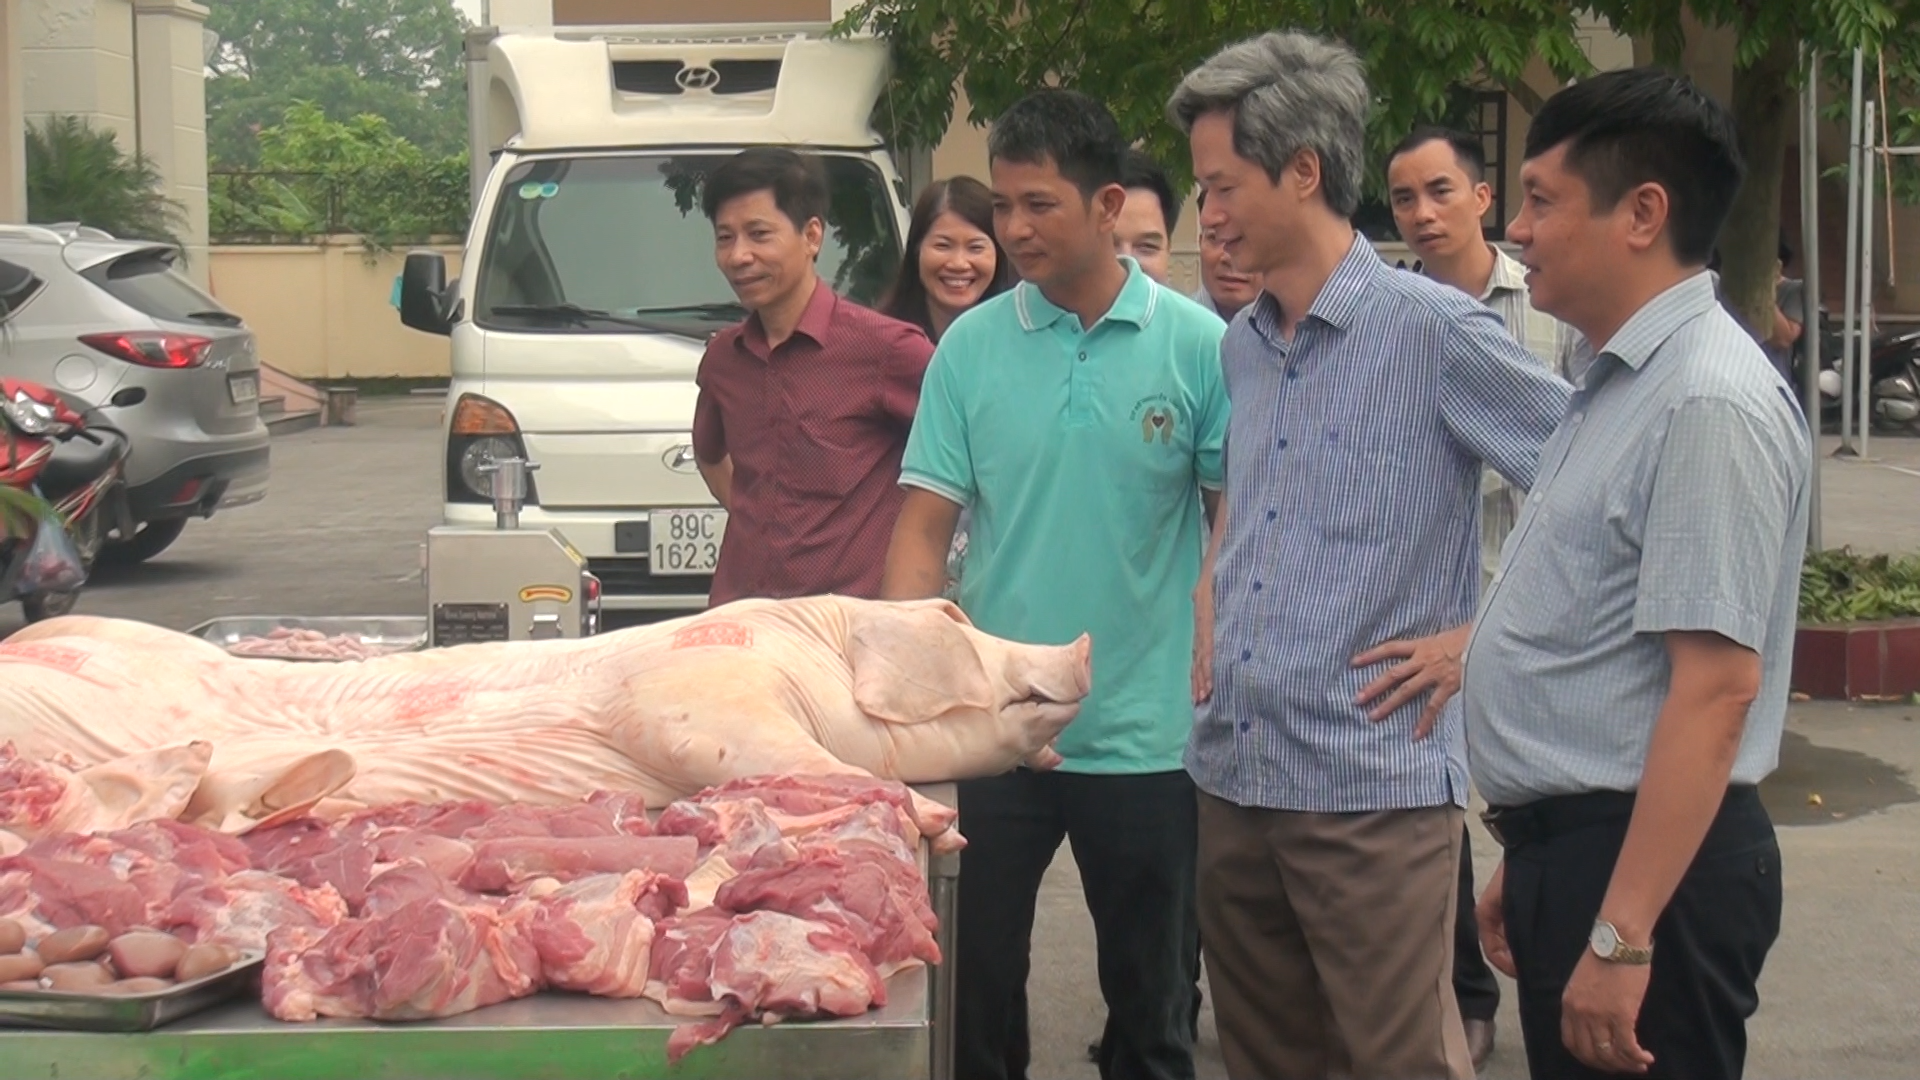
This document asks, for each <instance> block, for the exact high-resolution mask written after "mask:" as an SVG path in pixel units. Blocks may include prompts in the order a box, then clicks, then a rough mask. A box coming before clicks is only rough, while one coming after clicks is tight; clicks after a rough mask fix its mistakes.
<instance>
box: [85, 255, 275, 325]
mask: <svg viewBox="0 0 1920 1080" xmlns="http://www.w3.org/2000/svg"><path fill="white" fill-rule="evenodd" d="M173 262H174V255H173V253H172V252H165V251H140V252H135V253H134V254H131V255H122V256H121V257H120V258H118V259H114V260H113V261H112V262H107V263H102V264H100V265H99V266H95V267H92V268H90V269H88V270H87V271H86V272H85V273H86V277H87V280H89V281H91V282H93V283H94V284H95V285H98V286H100V287H101V288H102V289H105V290H106V291H107V292H108V293H110V294H112V296H113V298H114V299H116V300H118V301H120V302H121V303H123V304H126V305H127V306H128V307H131V308H133V309H134V310H136V311H139V312H141V313H143V314H146V315H151V316H153V317H154V318H156V319H166V320H168V321H170V322H202V323H205V322H212V323H226V324H232V325H235V326H238V325H239V324H240V318H239V316H237V315H234V314H232V313H230V312H228V311H227V310H226V309H225V308H222V307H221V306H220V302H219V301H218V300H215V299H214V298H213V297H211V296H208V295H207V294H206V293H204V292H201V291H200V288H199V286H197V285H195V284H194V283H193V282H192V281H191V280H189V279H188V278H187V276H186V275H185V274H182V273H181V272H180V271H178V270H176V269H174V266H173Z"/></svg>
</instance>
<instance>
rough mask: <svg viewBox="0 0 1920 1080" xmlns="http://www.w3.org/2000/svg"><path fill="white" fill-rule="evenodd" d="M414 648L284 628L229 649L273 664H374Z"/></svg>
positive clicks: (237, 643)
mask: <svg viewBox="0 0 1920 1080" xmlns="http://www.w3.org/2000/svg"><path fill="white" fill-rule="evenodd" d="M411 647H412V646H410V645H408V644H406V643H404V642H402V643H398V644H396V643H392V642H386V643H378V644H376V643H372V642H367V641H363V640H361V639H360V638H358V637H355V636H354V635H352V634H328V633H326V632H324V631H320V630H305V629H299V628H296V627H292V626H282V627H280V628H278V629H276V630H270V631H268V632H267V633H265V634H259V635H256V636H254V637H243V638H240V639H239V640H237V641H234V642H233V643H232V644H230V645H228V646H227V651H228V652H230V653H232V654H233V655H235V656H252V657H264V658H266V659H270V660H371V659H373V658H374V657H376V656H386V655H388V654H389V653H396V652H405V651H406V650H407V649H409V648H411Z"/></svg>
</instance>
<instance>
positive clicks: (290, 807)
mask: <svg viewBox="0 0 1920 1080" xmlns="http://www.w3.org/2000/svg"><path fill="white" fill-rule="evenodd" d="M1090 649H1091V646H1090V643H1089V642H1088V640H1087V639H1085V638H1084V637H1083V638H1081V639H1080V640H1079V641H1076V642H1074V643H1072V644H1066V645H1048V646H1036V645H1021V644H1015V643H1013V642H1008V641H1004V640H1001V639H999V638H994V637H991V636H989V635H986V634H983V633H981V632H980V631H978V630H976V629H975V628H974V627H973V626H972V625H971V624H970V623H968V621H967V620H966V617H965V616H964V615H962V614H961V613H960V610H959V609H958V608H956V607H954V606H953V605H951V604H949V603H946V602H944V601H920V602H913V603H900V604H892V603H882V602H879V601H868V600H855V599H850V598H845V597H831V596H829V597H810V598H805V599H797V600H778V601H775V600H743V601H739V602H737V603H734V604H728V605H725V606H722V607H719V608H716V609H714V610H712V611H708V612H705V613H702V614H700V615H696V616H692V617H690V618H686V619H681V620H676V621H672V622H666V623H659V624H655V625H652V626H644V627H636V628H633V629H630V630H621V631H616V632H614V633H609V634H602V635H598V636H595V637H590V638H584V639H578V640H556V641H537V642H511V643H497V644H480V645H467V646H460V647H457V648H449V649H441V650H431V651H427V652H419V653H407V654H402V655H397V656H388V657H381V658H378V659H373V660H367V661H363V662H359V663H352V664H275V663H255V662H251V661H246V660H241V659H236V658H234V657H231V656H229V655H227V654H226V653H225V652H223V651H222V650H221V649H220V648H219V647H217V646H215V645H213V644H212V643H210V642H207V641H203V640H200V639H198V638H193V637H190V636H188V635H184V634H177V633H174V632H172V631H168V630H162V629H160V628H158V627H151V626H143V625H140V624H136V623H130V622H124V621H120V620H113V619H102V618H96V617H89V616H67V617H65V618H60V619H49V620H46V621H44V622H41V623H36V624H34V625H33V626H30V627H27V628H26V629H24V630H21V631H19V632H18V633H16V634H14V635H13V636H12V637H10V638H8V639H7V640H6V641H5V642H4V643H0V689H5V690H7V691H10V692H11V694H10V699H11V700H13V701H15V702H17V703H18V704H17V707H15V708H11V709H9V710H7V712H6V714H5V715H4V716H0V741H3V740H8V739H11V740H13V741H14V742H15V743H16V744H17V745H18V746H19V747H20V749H21V751H22V752H23V753H26V754H29V755H33V756H37V757H41V758H46V757H51V756H52V755H55V754H61V753H65V754H69V755H71V756H72V757H73V758H74V759H75V760H76V761H77V762H78V763H80V764H81V765H82V766H88V765H96V764H100V763H102V762H105V761H108V760H111V759H113V758H116V757H121V756H125V755H128V754H134V753H140V752H144V751H148V750H154V749H158V748H161V747H165V746H169V745H177V744H179V743H181V742H184V741H186V740H187V739H205V740H207V741H209V742H211V743H213V745H214V752H213V760H212V763H211V764H210V766H209V767H208V772H207V776H206V778H205V780H204V781H203V782H202V783H201V785H200V787H199V788H198V790H197V791H196V794H195V804H194V805H193V806H192V807H190V810H189V813H188V814H187V815H185V817H186V820H189V821H193V822H196V823H202V824H207V825H210V826H214V827H218V828H221V829H224V830H229V831H242V830H244V829H247V828H251V827H258V826H260V825H262V824H264V823H267V822H270V821H272V820H276V819H278V818H280V817H283V816H290V815H293V814H297V813H298V812H300V810H301V809H302V808H303V807H306V806H321V807H323V808H325V811H326V812H327V813H339V812H341V811H349V812H350V811H351V810H352V809H354V808H356V807H372V806H385V805H389V804H393V803H402V802H410V801H411V802H429V803H430V802H436V801H440V800H444V799H450V798H452V799H472V798H477V799H486V800H489V801H493V802H500V803H506V802H532V803H562V802H572V801H577V800H578V799H580V798H582V797H583V796H586V795H588V794H590V793H592V792H594V791H597V790H603V789H604V790H611V791H627V792H635V793H638V794H640V795H642V796H644V798H645V801H646V803H647V804H648V805H650V806H655V807H663V806H666V805H667V804H669V803H671V802H673V801H674V800H675V799H679V798H683V797H685V796H688V795H691V794H693V793H694V792H697V791H699V790H701V789H702V788H705V787H707V786H710V785H714V784H722V783H725V782H726V781H728V780H732V779H735V778H738V777H743V776H753V775H758V774H767V773H792V774H822V775H838V776H851V777H858V778H868V777H873V776H880V777H885V778H889V779H896V780H903V781H906V782H909V783H918V782H937V781H944V780H953V779H964V778H967V777H973V776H984V775H992V774H996V773H999V772H1002V771H1004V770H1006V769H1008V768H1010V767H1012V766H1014V765H1016V764H1018V763H1021V762H1025V763H1027V764H1030V765H1033V766H1037V767H1050V766H1052V765H1054V764H1057V763H1058V760H1059V756H1058V754H1056V753H1055V752H1054V751H1053V750H1052V748H1051V744H1052V741H1053V739H1054V737H1055V736H1056V735H1057V734H1058V733H1059V732H1060V730H1061V729H1062V728H1063V727H1064V726H1065V725H1066V724H1067V723H1068V722H1069V721H1070V720H1071V719H1072V718H1073V716H1074V714H1075V713H1076V712H1077V711H1078V708H1079V705H1078V703H1079V702H1080V700H1081V699H1083V698H1084V697H1085V696H1086V695H1087V692H1088V689H1089V686H1090V683H1091V679H1092V671H1091V660H1090ZM323 800H324V802H323ZM771 805H772V804H771V803H769V806H771ZM916 813H917V815H918V821H919V822H920V824H921V825H922V827H923V828H933V827H936V826H938V825H939V824H940V822H941V821H942V820H943V815H942V814H941V813H940V810H939V808H936V807H932V806H931V805H928V804H924V803H922V804H921V805H920V806H918V807H917V809H916ZM944 820H946V821H947V822H948V823H949V824H950V822H951V817H950V816H945V818H944ZM941 843H943V844H944V845H947V846H951V847H957V846H958V844H959V840H958V838H957V837H953V836H947V837H942V838H941Z"/></svg>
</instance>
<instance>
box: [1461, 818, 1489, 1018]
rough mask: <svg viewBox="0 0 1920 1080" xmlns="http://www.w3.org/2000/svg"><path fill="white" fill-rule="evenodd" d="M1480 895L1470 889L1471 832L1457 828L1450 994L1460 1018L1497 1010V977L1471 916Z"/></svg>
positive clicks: (1471, 880)
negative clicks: (1457, 868)
mask: <svg viewBox="0 0 1920 1080" xmlns="http://www.w3.org/2000/svg"><path fill="white" fill-rule="evenodd" d="M1478 900H1479V896H1478V895H1477V894H1476V893H1475V892H1474V890H1473V835H1472V833H1471V831H1470V830H1467V829H1464V828H1463V829H1461V830H1460V902H1459V906H1458V907H1457V908H1456V909H1455V911H1454V915H1453V996H1454V997H1456V998H1458V999H1459V1001H1460V1019H1462V1020H1492V1019H1493V1018H1494V1017H1495V1016H1496V1015H1498V1014H1499V1012H1500V980H1498V979H1496V978H1494V976H1493V968H1492V966H1490V965H1489V964H1488V963H1487V957H1486V954H1485V953H1483V952H1481V951H1480V922H1479V920H1478V919H1476V918H1475V917H1474V914H1473V909H1474V904H1475V903H1476V902H1477V901H1478Z"/></svg>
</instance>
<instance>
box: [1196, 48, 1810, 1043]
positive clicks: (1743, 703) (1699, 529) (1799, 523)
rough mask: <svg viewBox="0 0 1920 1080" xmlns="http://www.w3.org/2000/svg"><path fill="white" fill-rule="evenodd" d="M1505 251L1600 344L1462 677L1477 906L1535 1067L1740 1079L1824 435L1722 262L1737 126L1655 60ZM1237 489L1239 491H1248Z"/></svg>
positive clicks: (1541, 171)
mask: <svg viewBox="0 0 1920 1080" xmlns="http://www.w3.org/2000/svg"><path fill="white" fill-rule="evenodd" d="M1526 155H1527V160H1526V164H1525V166H1524V167H1523V168H1522V170H1521V181H1522V184H1523V187H1524V190H1525V201H1524V203H1523V205H1522V209H1521V211H1520V214H1519V216H1518V217H1517V218H1515V219H1514V221H1513V223H1512V225H1511V226H1510V227H1509V228H1508V230H1507V235H1508V237H1509V238H1510V239H1512V240H1513V241H1514V242H1515V243H1517V244H1519V245H1520V249H1521V251H1520V259H1521V261H1522V263H1524V264H1525V265H1526V266H1528V268H1529V270H1530V273H1529V275H1528V279H1529V284H1530V285H1531V287H1532V290H1533V299H1534V303H1536V304H1538V305H1539V306H1540V307H1541V308H1542V309H1543V310H1545V311H1548V312H1551V313H1553V314H1555V315H1557V316H1559V317H1561V318H1563V319H1565V320H1566V321H1567V322H1568V323H1570V324H1572V325H1573V326H1574V327H1576V328H1577V329H1579V331H1580V332H1581V333H1582V334H1583V335H1585V337H1586V339H1587V340H1588V341H1590V342H1594V343H1596V344H1597V345H1598V349H1597V351H1595V350H1583V351H1582V355H1581V356H1580V357H1579V358H1577V359H1576V362H1575V376H1576V379H1577V389H1576V391H1575V393H1574V396H1573V401H1572V404H1571V405H1570V407H1569V411H1568V413H1567V415H1566V418H1565V419H1564V420H1563V421H1562V422H1561V424H1560V427H1559V429H1558V430H1556V431H1555V432H1554V434H1553V437H1552V439H1551V440H1550V441H1549V442H1548V443H1547V445H1546V447H1545V448H1544V449H1543V450H1542V451H1541V457H1540V466H1539V472H1538V476H1537V477H1536V479H1535V482H1534V484H1533V485H1532V488H1531V490H1530V493H1529V494H1528V496H1527V500H1526V504H1525V507H1524V509H1523V510H1522V511H1521V515H1520V521H1519V524H1518V525H1517V526H1515V530H1514V534H1513V537H1512V539H1510V540H1509V541H1508V544H1507V548H1506V551H1505V553H1504V557H1503V560H1502V563H1501V567H1500V570H1499V572H1498V573H1497V574H1495V575H1494V579H1493V584H1492V586H1491V588H1490V590H1489V592H1488V595H1487V598H1486V601H1485V603H1484V605H1483V606H1482V608H1481V613H1480V617H1479V619H1478V621H1477V622H1476V624H1475V627H1474V633H1473V637H1472V640H1471V643H1470V645H1469V648H1468V653H1467V658H1466V674H1465V684H1464V689H1463V691H1462V693H1463V696H1464V697H1465V700H1466V727H1467V741H1468V752H1469V758H1470V760H1471V763H1472V769H1473V779H1474V782H1475V783H1476V784H1477V785H1478V787H1479V788H1480V792H1481V794H1483V795H1484V796H1486V799H1487V802H1488V804H1489V806H1490V809H1489V811H1488V815H1487V824H1488V827H1489V829H1490V830H1492V832H1493V833H1494V835H1495V837H1496V838H1498V839H1499V840H1500V842H1501V845H1502V847H1503V848H1504V857H1503V859H1502V862H1501V868H1500V870H1499V871H1498V872H1497V873H1496V874H1495V875H1494V877H1493V879H1492V880H1491V881H1490V882H1489V883H1488V885H1487V890H1486V893H1485V895H1484V896H1483V897H1482V898H1481V901H1480V905H1479V916H1480V930H1481V938H1482V941H1483V942H1484V944H1485V946H1486V950H1487V955H1488V957H1489V958H1490V959H1492V960H1493V962H1494V963H1495V964H1496V965H1497V966H1500V967H1501V968H1502V969H1503V970H1505V971H1506V972H1507V973H1508V974H1509V975H1513V976H1514V977H1516V978H1517V979H1518V980H1519V983H1520V991H1519V997H1520V1023H1521V1033H1522V1035H1523V1036H1524V1038H1525V1039H1526V1044H1527V1059H1528V1064H1529V1066H1530V1068H1531V1070H1532V1073H1533V1075H1534V1076H1535V1077H1556V1078H1558V1077H1588V1076H1598V1075H1603V1074H1605V1075H1613V1074H1620V1073H1628V1074H1633V1073H1649V1072H1650V1073H1652V1074H1653V1075H1657V1076H1673V1077H1687V1078H1689V1080H1731V1078H1734V1077H1738V1076H1740V1075H1741V1073H1742V1070H1743V1069H1744V1067H1745V1061H1746V1020H1747V1018H1748V1017H1749V1016H1751V1015H1753V1012H1754V1010H1755V1009H1757V1008H1758V1007H1759V994H1758V990H1757V985H1758V981H1759V977H1760V969H1761V966H1762V964H1763V963H1764V961H1765V960H1766V956H1767V952H1768V951H1769V949H1770V948H1771V947H1772V944H1773V941H1774V939H1775V938H1776V937H1777V936H1778V934H1779V932H1780V917H1781V901H1782V897H1781V888H1780V849H1779V845H1778V844H1777V842H1776V841H1775V839H1774V833H1773V825H1772V823H1771V822H1770V821H1769V820H1768V818H1767V812H1766V809H1765V808H1764V807H1763V806H1762V805H1761V803H1760V796H1759V794H1758V791H1757V789H1756V785H1757V784H1758V783H1759V782H1760V780H1761V779H1762V778H1764V777H1765V776H1766V775H1767V774H1768V773H1769V772H1771V771H1772V770H1773V768H1774V766H1775V764H1776V763H1777V761H1778V758H1779V749H1780V734H1781V729H1782V727H1783V725H1784V722H1785V717H1786V708H1787V681H1788V676H1789V674H1790V670H1789V669H1790V668H1791V664H1792V655H1793V637H1794V624H1795V615H1796V607H1797V600H1798V593H1799V580H1800V562H1801V557H1802V554H1803V552H1804V549H1805V546H1806V532H1807V513H1808V478H1809V473H1810V471H1811V460H1810V453H1811V445H1810V437H1809V435H1808V432H1807V429H1806V425H1805V423H1804V421H1803V419H1802V417H1801V414H1800V411H1799V408H1798V406H1797V405H1796V404H1795V402H1794V399H1793V396H1792V392H1791V391H1790V390H1789V389H1788V388H1787V385H1786V383H1785V382H1784V381H1783V380H1782V379H1781V377H1780V375H1779V373H1778V372H1776V371H1774V370H1773V368H1772V366H1771V365H1769V364H1768V362H1767V359H1766V357H1765V356H1764V355H1762V353H1761V352H1760V348H1759V346H1758V345H1756V344H1755V343H1754V341H1753V339H1752V338H1751V337H1750V336H1749V335H1748V334H1747V333H1746V332H1745V331H1744V330H1743V329H1742V328H1741V327H1740V326H1739V324H1738V323H1736V322H1735V321H1734V319H1733V318H1732V317H1731V316H1729V315H1728V314H1727V313H1726V312H1725V311H1724V310H1723V309H1722V308H1721V307H1720V305H1718V304H1717V303H1715V301H1714V295H1713V281H1712V279H1711V278H1710V277H1709V276H1708V274H1707V273H1706V271H1705V269H1704V267H1705V264H1706V261H1707V256H1708V253H1709V252H1710V250H1711V249H1712V246H1713V241H1714V237H1715V235H1716V234H1717V233H1718V232H1719V230H1720V226H1721V223H1722V222H1723V221H1725V220H1726V217H1727V210H1728V207H1729V206H1730V205H1731V204H1732V202H1733V197H1734V194H1735V192H1736V191H1738V190H1739V187H1740V183H1741V179H1742V175H1743V173H1744V167H1743V165H1742V162H1741V159H1740V152H1739V149H1738V140H1737V139H1736V137H1735V134H1734V126H1733V119H1732V117H1731V115H1730V114H1729V113H1728V112H1727V110H1726V108H1725V107H1723V106H1722V105H1720V104H1719V103H1718V102H1715V101H1713V100H1712V99H1710V98H1708V97H1707V96H1706V95H1705V94H1703V93H1701V92H1700V91H1699V90H1697V89H1696V88H1694V87H1693V86H1692V85H1691V84H1690V83H1688V82H1687V81H1686V80H1684V79H1682V78H1680V77H1678V76H1675V75H1672V74H1670V73H1667V72H1663V71H1659V70H1656V69H1652V68H1641V69H1633V70H1628V71H1616V72H1609V73H1607V74H1604V75H1599V76H1596V77H1594V78H1592V79H1589V80H1586V81H1584V82H1581V83H1578V84H1576V85H1574V86H1573V87H1571V88H1569V89H1567V90H1563V91H1561V92H1560V93H1559V94H1557V95H1555V96H1554V97H1553V98H1552V99H1551V100H1550V101H1548V102H1547V104H1546V106H1545V107H1544V108H1543V109H1541V111H1540V113H1539V114H1538V115H1537V116H1535V117H1534V120H1533V126H1532V128H1531V129H1530V130H1529V131H1528V133H1527V148H1526ZM1229 491H1231V489H1229Z"/></svg>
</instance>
